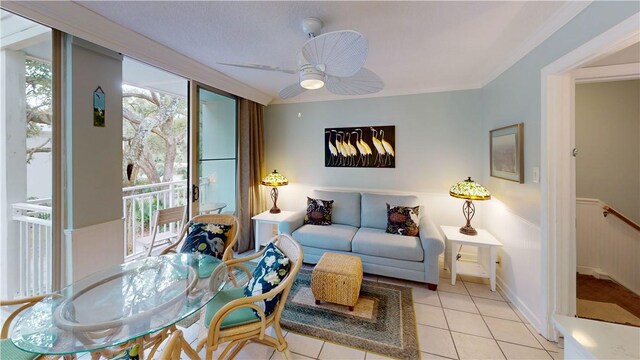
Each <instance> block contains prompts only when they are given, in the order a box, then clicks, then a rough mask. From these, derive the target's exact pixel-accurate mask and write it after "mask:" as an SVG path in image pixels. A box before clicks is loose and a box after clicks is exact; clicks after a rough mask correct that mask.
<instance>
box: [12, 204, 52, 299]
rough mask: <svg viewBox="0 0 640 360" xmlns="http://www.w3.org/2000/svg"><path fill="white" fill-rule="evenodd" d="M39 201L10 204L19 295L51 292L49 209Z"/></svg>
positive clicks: (49, 207)
mask: <svg viewBox="0 0 640 360" xmlns="http://www.w3.org/2000/svg"><path fill="white" fill-rule="evenodd" d="M38 203H42V201H40V202H27V203H16V204H13V205H12V211H13V215H12V219H13V221H16V222H18V227H19V234H20V236H19V240H18V241H19V242H18V246H19V254H20V256H19V266H18V285H17V287H18V289H16V290H17V292H18V295H20V296H33V295H38V294H44V293H47V292H50V291H51V268H52V267H51V259H52V258H51V252H52V236H51V206H45V205H38Z"/></svg>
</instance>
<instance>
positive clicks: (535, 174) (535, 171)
mask: <svg viewBox="0 0 640 360" xmlns="http://www.w3.org/2000/svg"><path fill="white" fill-rule="evenodd" d="M531 173H532V175H533V182H534V183H536V184H537V183H539V182H540V168H539V167H537V166H534V167H533V171H532V172H531Z"/></svg>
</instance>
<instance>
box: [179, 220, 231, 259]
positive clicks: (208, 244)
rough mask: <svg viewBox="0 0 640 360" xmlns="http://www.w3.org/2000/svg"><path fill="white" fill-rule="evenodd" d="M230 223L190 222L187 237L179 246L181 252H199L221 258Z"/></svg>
mask: <svg viewBox="0 0 640 360" xmlns="http://www.w3.org/2000/svg"><path fill="white" fill-rule="evenodd" d="M231 227H232V226H231V225H221V224H207V223H190V224H189V232H188V234H187V238H186V239H185V241H184V244H183V245H182V248H180V252H183V253H200V254H205V255H211V256H214V257H217V258H218V259H222V255H224V244H225V243H226V242H227V239H228V237H229V231H230V230H231Z"/></svg>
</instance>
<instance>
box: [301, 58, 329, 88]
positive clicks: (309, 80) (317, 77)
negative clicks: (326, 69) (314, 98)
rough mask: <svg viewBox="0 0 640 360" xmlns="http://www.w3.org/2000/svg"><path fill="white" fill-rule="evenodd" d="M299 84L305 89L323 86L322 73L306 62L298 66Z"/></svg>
mask: <svg viewBox="0 0 640 360" xmlns="http://www.w3.org/2000/svg"><path fill="white" fill-rule="evenodd" d="M300 86H302V87H303V88H305V89H307V90H317V89H320V88H322V87H323V86H324V74H323V73H322V72H321V71H319V70H318V69H316V68H315V67H314V66H313V65H311V64H307V65H303V66H302V67H301V68H300Z"/></svg>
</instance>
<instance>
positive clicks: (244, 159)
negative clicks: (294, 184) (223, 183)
mask: <svg viewBox="0 0 640 360" xmlns="http://www.w3.org/2000/svg"><path fill="white" fill-rule="evenodd" d="M238 109H239V110H238V191H237V194H238V198H237V199H236V204H237V205H236V206H237V216H238V219H239V220H240V233H239V236H238V243H237V245H236V250H237V251H238V252H240V253H242V252H245V251H247V250H250V249H253V248H254V243H255V242H254V230H253V221H252V220H251V217H253V216H254V215H257V214H259V213H261V212H263V211H265V210H266V201H265V196H264V193H263V191H262V189H261V188H260V180H262V177H263V176H264V175H265V164H264V119H263V116H264V115H263V114H264V106H262V105H260V104H258V103H255V102H253V101H251V100H247V99H240V100H239V108H238Z"/></svg>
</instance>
